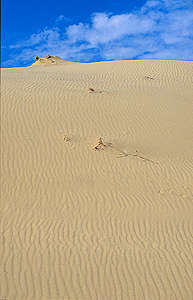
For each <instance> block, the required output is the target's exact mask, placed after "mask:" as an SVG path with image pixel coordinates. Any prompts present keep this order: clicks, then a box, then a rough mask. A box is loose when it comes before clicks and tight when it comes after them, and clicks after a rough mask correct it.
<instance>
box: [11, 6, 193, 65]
mask: <svg viewBox="0 0 193 300" xmlns="http://www.w3.org/2000/svg"><path fill="white" fill-rule="evenodd" d="M64 19H65V16H64V15H60V16H58V18H57V19H56V22H55V25H54V26H53V27H52V28H45V29H44V30H42V31H40V32H37V33H33V34H32V35H31V36H30V37H29V38H28V39H27V40H25V41H20V42H18V43H17V44H16V45H11V46H10V49H12V50H13V51H14V57H12V58H10V59H9V60H8V61H7V62H6V65H7V66H9V65H14V64H17V63H18V62H20V63H30V62H31V61H32V59H33V58H34V57H35V56H36V55H39V56H44V55H46V54H47V53H50V54H52V55H58V56H60V57H62V58H64V59H68V60H72V61H82V62H89V61H96V60H116V59H117V60H118V59H176V60H180V59H183V60H192V59H193V50H192V49H193V5H192V1H189V0H185V1H179V0H149V1H147V2H146V3H145V5H143V6H142V7H140V8H139V9H138V10H135V11H133V12H129V13H126V14H120V15H114V14H107V13H94V14H93V15H92V16H91V19H90V20H91V21H90V23H83V22H82V23H79V24H73V25H70V26H64V24H63V23H62V22H61V21H62V20H64ZM15 53H16V55H15Z"/></svg>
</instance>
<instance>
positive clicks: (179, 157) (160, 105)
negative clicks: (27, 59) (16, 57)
mask: <svg viewBox="0 0 193 300" xmlns="http://www.w3.org/2000/svg"><path fill="white" fill-rule="evenodd" d="M192 71H193V64H192V62H176V61H115V62H101V63H90V64H80V63H61V64H57V63H53V64H52V63H51V64H49V63H48V64H46V67H45V64H43V65H42V64H39V63H36V65H35V66H32V67H26V68H15V69H2V70H1V74H2V99H1V133H2V134H1V135H2V142H1V147H2V151H1V193H2V197H1V198H2V210H1V211H2V218H1V231H2V233H1V239H2V241H1V273H2V275H1V283H0V298H6V299H8V300H15V299H18V300H24V299H25V300H28V299H32V300H49V299H58V300H61V299H63V300H67V299H68V300H76V299H79V300H83V299H89V300H90V299H93V300H117V299H120V300H121V299H124V300H126V299H131V300H143V299H145V300H146V299H147V300H150V299H152V300H158V299H161V300H174V299H176V300H182V299H183V300H191V299H193V281H192V271H193V257H192V251H191V250H192V233H193V227H192V225H193V219H192V208H193V207H192V199H193V193H192V187H193V172H192V170H193V156H192V149H193V139H192V136H193V118H192V111H193V101H192V100H193V97H192V95H193V81H192V78H193V77H192V74H193V72H192ZM100 138H101V139H100Z"/></svg>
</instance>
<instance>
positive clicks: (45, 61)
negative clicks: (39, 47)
mask: <svg viewBox="0 0 193 300" xmlns="http://www.w3.org/2000/svg"><path fill="white" fill-rule="evenodd" d="M66 63H71V62H70V61H67V60H64V59H62V58H60V57H59V56H52V55H49V54H47V55H46V56H45V57H39V56H36V62H35V63H33V64H32V66H34V65H50V64H53V65H59V64H66Z"/></svg>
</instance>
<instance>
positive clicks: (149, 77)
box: [145, 76, 154, 80]
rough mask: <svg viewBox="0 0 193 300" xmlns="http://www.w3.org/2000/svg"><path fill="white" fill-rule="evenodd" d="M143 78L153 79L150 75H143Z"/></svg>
mask: <svg viewBox="0 0 193 300" xmlns="http://www.w3.org/2000/svg"><path fill="white" fill-rule="evenodd" d="M145 78H146V79H151V80H154V78H153V77H151V76H145Z"/></svg>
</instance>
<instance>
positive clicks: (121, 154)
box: [118, 150, 157, 164]
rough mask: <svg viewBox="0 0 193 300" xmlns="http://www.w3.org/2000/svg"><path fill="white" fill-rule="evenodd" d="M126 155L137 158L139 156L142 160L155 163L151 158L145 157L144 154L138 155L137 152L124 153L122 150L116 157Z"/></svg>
mask: <svg viewBox="0 0 193 300" xmlns="http://www.w3.org/2000/svg"><path fill="white" fill-rule="evenodd" d="M136 152H138V151H137V150H136ZM127 156H133V157H138V158H140V159H143V160H146V161H149V162H152V163H154V164H155V163H157V162H155V161H153V160H151V159H149V158H147V157H144V156H142V155H139V154H137V153H135V154H132V153H126V152H123V151H121V153H120V155H119V156H118V158H122V157H127Z"/></svg>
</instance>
